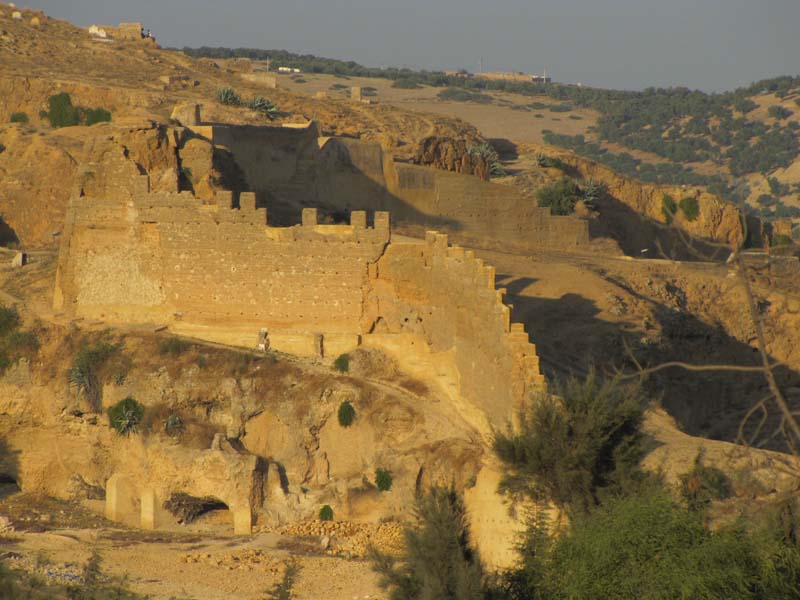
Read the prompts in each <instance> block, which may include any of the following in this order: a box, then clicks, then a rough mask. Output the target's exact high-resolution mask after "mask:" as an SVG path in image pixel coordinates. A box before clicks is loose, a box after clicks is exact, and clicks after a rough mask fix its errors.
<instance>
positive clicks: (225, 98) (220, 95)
mask: <svg viewBox="0 0 800 600" xmlns="http://www.w3.org/2000/svg"><path fill="white" fill-rule="evenodd" d="M217 100H218V101H219V103H220V104H226V105H229V106H241V104H242V97H241V96H239V94H237V93H236V91H235V90H234V89H233V88H231V87H223V88H219V89H218V90H217Z"/></svg>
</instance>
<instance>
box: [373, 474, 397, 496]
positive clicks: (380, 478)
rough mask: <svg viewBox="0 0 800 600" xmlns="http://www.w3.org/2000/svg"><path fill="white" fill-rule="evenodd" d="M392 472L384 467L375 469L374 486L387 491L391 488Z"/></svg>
mask: <svg viewBox="0 0 800 600" xmlns="http://www.w3.org/2000/svg"><path fill="white" fill-rule="evenodd" d="M392 481H393V480H392V473H391V471H388V470H386V469H376V471H375V486H376V487H377V488H378V490H380V491H381V492H388V491H389V490H391V489H392Z"/></svg>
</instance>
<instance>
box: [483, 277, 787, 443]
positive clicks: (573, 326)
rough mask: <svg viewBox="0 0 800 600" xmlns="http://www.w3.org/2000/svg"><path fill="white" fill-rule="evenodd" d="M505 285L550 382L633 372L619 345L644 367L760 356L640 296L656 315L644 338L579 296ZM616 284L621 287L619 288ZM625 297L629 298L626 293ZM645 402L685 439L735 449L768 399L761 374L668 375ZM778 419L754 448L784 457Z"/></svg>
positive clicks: (783, 374)
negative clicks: (753, 411) (745, 422)
mask: <svg viewBox="0 0 800 600" xmlns="http://www.w3.org/2000/svg"><path fill="white" fill-rule="evenodd" d="M506 279H509V276H508V275H498V281H499V282H500V283H499V284H498V285H499V286H500V287H506V289H507V290H508V295H507V299H508V302H509V303H511V304H513V309H512V313H511V319H512V321H516V322H522V323H524V324H525V327H526V331H527V332H528V333H529V335H530V337H531V340H532V341H533V342H534V343H535V344H536V348H537V353H538V354H539V357H540V360H541V366H542V371H543V372H544V373H545V375H547V377H548V378H551V379H552V378H561V377H565V376H569V375H575V376H579V377H580V376H583V375H585V373H586V371H587V369H588V367H589V366H590V365H594V366H595V367H596V368H597V369H598V370H599V371H600V372H601V373H604V374H606V375H607V376H612V375H613V374H614V373H615V372H617V370H625V371H626V372H634V368H635V367H634V364H633V362H632V361H631V360H630V357H629V356H628V355H627V353H626V351H625V347H624V345H623V340H624V341H625V343H626V344H627V345H628V347H629V348H631V350H632V352H633V353H634V356H635V357H636V359H637V360H638V361H639V362H640V363H641V364H642V365H643V366H644V367H648V366H655V365H657V364H661V363H664V362H670V361H683V362H686V363H690V364H697V365H702V364H729V365H738V366H758V365H759V364H760V362H759V361H760V358H759V355H758V353H757V352H756V351H755V350H754V349H753V348H752V347H750V346H749V345H747V344H744V343H742V342H740V341H738V340H736V339H735V338H733V337H731V336H730V335H728V334H727V333H726V332H725V331H724V330H723V329H722V328H721V327H715V326H711V325H709V324H707V323H704V322H702V321H701V320H699V319H697V318H696V317H694V316H692V315H690V314H688V313H685V312H682V311H676V310H674V309H673V308H671V307H669V306H666V305H663V304H659V303H656V302H653V301H652V300H651V299H649V298H645V297H643V296H639V295H638V294H637V296H639V298H640V299H642V300H643V301H645V302H648V303H649V304H650V305H651V306H652V307H653V309H654V314H655V317H656V319H657V323H652V324H651V327H649V328H648V334H645V333H643V332H642V331H641V328H640V327H639V326H638V324H636V325H634V324H633V323H630V322H629V323H624V322H623V323H619V322H613V321H607V320H605V319H601V318H599V316H598V315H599V314H600V309H599V308H598V307H597V305H596V304H595V302H594V301H592V300H590V299H587V298H585V297H583V296H580V295H578V294H565V295H563V296H562V297H561V298H558V299H548V298H540V297H534V296H529V295H525V294H524V289H525V288H526V287H527V286H528V285H530V283H531V282H532V281H533V280H530V279H527V278H521V279H510V280H509V281H504V280H506ZM617 283H618V284H619V282H617ZM628 291H629V292H630V293H632V294H634V292H632V291H631V290H628ZM776 375H777V378H778V381H779V384H780V385H781V387H782V389H784V390H785V389H789V388H792V387H800V373H798V372H797V371H794V370H792V369H789V368H787V367H780V368H779V369H778V370H777V371H776ZM645 391H646V393H647V395H648V397H649V398H651V399H653V400H655V401H659V402H660V403H661V404H662V405H663V406H664V408H665V409H666V410H667V411H668V412H669V413H670V414H671V415H672V416H673V417H674V418H675V419H676V421H677V422H678V423H679V424H680V426H681V428H682V429H683V430H684V431H686V432H687V433H689V434H691V435H698V436H703V437H709V438H712V439H718V440H725V441H731V442H733V441H736V439H737V436H738V430H739V425H740V422H741V421H742V419H743V418H744V416H745V414H746V413H747V411H748V410H749V409H750V408H751V407H752V406H753V405H754V404H755V403H757V402H758V401H759V400H760V399H761V398H763V397H764V396H767V395H768V394H769V388H768V385H767V382H766V380H765V379H764V377H763V375H762V374H760V373H743V372H721V371H715V372H689V371H686V370H684V369H680V368H669V369H666V370H664V371H661V372H658V373H655V374H653V375H651V376H650V377H649V379H648V380H647V382H646V383H645ZM792 403H793V406H792V408H793V409H795V410H797V409H800V399H799V398H794V400H792ZM760 418H761V413H759V414H758V415H756V418H754V419H752V420H751V421H750V422H749V426H748V427H746V428H745V430H744V431H745V435H746V436H749V435H752V434H753V433H754V431H755V428H756V426H757V423H758V421H759V420H760ZM779 421H780V415H778V414H777V411H776V409H775V408H771V409H770V411H769V414H768V415H767V421H766V423H765V425H764V429H763V432H762V433H761V434H760V435H759V436H758V438H757V439H756V440H755V442H754V445H759V444H762V445H764V446H765V447H768V448H772V449H775V450H782V451H786V450H787V446H786V443H785V439H784V438H783V437H782V436H780V435H778V436H776V437H774V438H772V439H770V435H771V434H772V433H774V432H775V431H776V429H777V427H778V425H779Z"/></svg>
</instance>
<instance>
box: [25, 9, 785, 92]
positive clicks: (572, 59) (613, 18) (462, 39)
mask: <svg viewBox="0 0 800 600" xmlns="http://www.w3.org/2000/svg"><path fill="white" fill-rule="evenodd" d="M28 1H29V2H30V5H29V6H30V7H31V8H41V9H43V10H44V11H45V13H47V14H49V15H51V16H54V17H58V18H64V19H68V20H70V21H72V22H73V23H76V24H78V25H84V26H86V25H90V24H92V23H98V24H115V23H118V22H120V21H142V22H143V23H144V26H145V27H146V28H150V29H152V31H153V33H154V35H156V37H157V38H158V40H159V42H160V43H161V44H162V45H165V46H178V47H180V46H231V47H237V46H246V47H254V48H281V49H286V50H291V51H293V52H303V53H310V54H316V55H319V56H326V57H330V58H341V59H346V60H355V61H357V62H359V63H362V64H365V65H368V66H410V67H414V68H427V69H456V68H462V67H463V68H466V69H469V70H470V71H476V70H477V68H478V61H479V59H480V58H481V57H483V64H484V69H485V70H504V71H505V70H519V71H527V72H532V73H540V72H541V71H542V70H543V69H544V68H545V67H547V69H548V70H549V72H550V73H551V74H552V76H553V77H554V79H555V80H557V81H562V82H569V83H576V82H582V83H585V84H589V85H597V86H602V87H618V88H628V89H641V88H644V87H648V86H670V85H685V86H688V87H692V88H700V89H704V90H726V89H731V88H734V87H737V86H739V85H743V84H747V83H750V82H752V81H755V80H758V79H764V78H767V77H772V76H775V75H795V74H797V73H798V72H800V35H799V34H798V29H800V0H560V1H552V0H550V1H545V0H404V1H401V0H391V1H389V0H284V1H283V2H278V1H276V0H214V1H211V0H28ZM17 2H18V4H24V5H28V2H21V1H20V0H17Z"/></svg>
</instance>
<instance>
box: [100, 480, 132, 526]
mask: <svg viewBox="0 0 800 600" xmlns="http://www.w3.org/2000/svg"><path fill="white" fill-rule="evenodd" d="M133 498H134V488H133V484H132V483H131V481H130V479H129V478H128V477H127V476H126V475H121V474H119V473H115V474H114V475H112V476H111V477H110V478H109V480H108V482H107V483H106V510H105V513H106V519H108V520H109V521H123V520H125V519H129V518H130V517H131V516H135V515H133V512H134V511H133V509H134V501H133Z"/></svg>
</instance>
